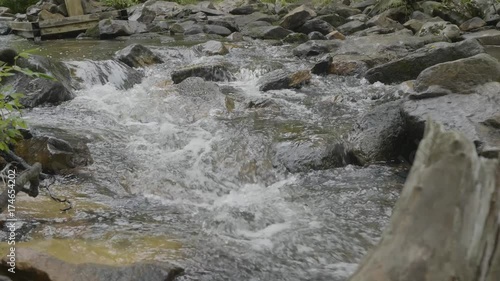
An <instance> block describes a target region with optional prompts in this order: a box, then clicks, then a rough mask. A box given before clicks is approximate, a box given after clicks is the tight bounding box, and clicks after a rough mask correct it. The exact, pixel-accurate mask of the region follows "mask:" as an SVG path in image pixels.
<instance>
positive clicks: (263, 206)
mask: <svg viewBox="0 0 500 281" xmlns="http://www.w3.org/2000/svg"><path fill="white" fill-rule="evenodd" d="M418 3H419V5H420V6H417V7H416V8H415V11H413V12H412V13H408V11H407V10H403V9H401V8H391V9H387V10H384V11H377V9H378V5H376V3H372V2H370V1H365V2H361V3H351V4H350V5H346V4H345V3H344V4H329V5H321V6H318V7H314V6H313V5H301V3H299V4H291V5H281V4H276V5H275V4H268V3H261V2H252V1H249V2H245V3H236V2H233V1H223V2H221V3H217V4H213V3H209V2H200V3H198V4H196V5H187V6H182V5H179V4H176V3H171V2H166V1H147V2H146V3H145V4H141V5H137V6H134V7H131V8H129V13H130V16H129V21H123V20H109V19H106V20H102V21H101V22H99V24H98V25H96V27H95V28H92V29H89V30H88V31H87V32H85V33H82V34H81V35H79V36H78V38H77V39H63V40H52V41H43V42H42V43H41V44H34V43H32V42H29V41H26V40H25V39H22V38H19V37H16V36H14V35H7V36H3V37H0V46H1V47H2V48H3V49H4V48H14V49H15V50H17V51H23V50H28V49H34V50H33V53H34V55H33V56H31V57H30V58H28V59H24V58H21V59H19V60H18V62H17V64H18V65H19V66H21V67H24V68H28V69H31V70H33V71H37V72H42V73H46V74H49V75H51V76H53V77H55V78H56V79H57V81H51V80H46V79H42V78H37V79H32V78H31V77H27V76H24V75H22V74H17V75H16V76H12V77H8V78H7V79H5V80H3V81H2V83H3V84H4V85H10V86H11V89H10V90H11V92H23V93H25V97H24V98H23V99H22V101H21V102H22V103H23V105H24V106H25V108H26V109H24V112H23V118H24V119H26V121H27V122H28V124H29V126H30V130H29V133H26V135H25V139H24V140H22V141H20V142H19V143H18V144H17V145H16V146H15V147H14V151H15V152H16V153H17V154H18V155H19V156H21V157H23V158H24V159H25V160H26V161H27V162H28V163H30V164H32V163H34V162H40V163H42V165H43V170H44V172H46V173H50V174H55V175H56V179H57V181H56V183H55V184H54V185H53V186H52V187H51V189H52V190H53V191H54V192H56V193H57V194H59V195H62V196H66V197H68V198H69V199H70V200H72V201H73V202H74V208H73V209H72V210H70V211H68V212H64V213H61V212H60V211H58V208H61V207H64V206H59V205H57V203H55V202H52V201H50V200H49V199H48V198H47V197H46V194H42V195H40V197H39V198H35V199H32V198H29V197H27V196H21V197H20V198H19V200H18V203H17V204H18V208H19V213H18V215H19V217H20V218H21V219H22V222H19V225H18V227H19V229H21V231H20V235H19V237H18V239H19V241H22V242H20V243H19V248H20V258H21V259H24V260H25V267H24V268H20V271H21V272H23V274H25V275H26V276H28V277H23V278H35V279H33V280H84V279H78V278H82V277H81V276H84V275H85V274H91V275H88V276H93V277H92V278H93V279H92V280H137V278H139V277H137V276H141V277H140V278H141V280H164V279H165V278H167V276H169V277H168V278H171V279H167V280H173V278H177V279H175V280H347V279H348V277H349V276H350V274H352V272H353V271H354V269H355V268H356V265H357V264H358V262H359V261H360V259H361V257H362V256H363V255H364V254H365V253H366V252H367V251H368V249H370V248H371V247H373V245H374V244H375V243H376V242H377V240H378V239H379V237H380V234H381V231H382V230H383V228H384V227H385V226H386V224H387V222H388V219H389V217H390V215H391V212H392V207H393V206H394V204H395V202H396V200H397V198H398V196H399V192H400V189H401V187H402V184H403V182H404V180H405V178H406V173H407V170H408V168H409V166H410V165H411V163H412V161H413V158H414V155H415V151H416V149H417V146H418V143H419V141H420V140H421V138H422V136H423V130H424V125H425V123H426V121H427V120H428V118H429V117H430V118H432V119H434V120H436V121H438V122H440V123H441V124H443V126H444V127H445V128H446V129H453V130H456V131H459V132H461V133H463V134H464V135H465V136H466V137H467V138H468V139H469V140H471V141H473V142H474V144H475V146H476V149H477V152H478V153H479V154H480V155H482V156H485V157H489V158H496V157H498V149H499V145H500V143H499V140H500V138H499V137H500V135H499V132H498V127H499V122H500V121H499V119H498V118H499V117H498V116H500V115H499V114H500V112H499V111H500V109H499V107H498V106H497V104H498V99H499V97H498V92H499V90H500V83H499V82H500V63H499V62H498V61H497V59H496V57H498V52H497V51H496V50H497V49H496V48H497V45H499V44H500V39H499V38H500V31H497V30H496V29H495V26H494V25H495V24H496V23H497V22H498V21H499V20H500V16H498V14H491V13H492V12H491V11H490V9H489V8H487V9H485V10H484V11H483V18H482V19H481V18H473V17H471V16H470V15H467V14H462V15H456V14H453V13H451V12H450V11H449V10H446V9H449V7H447V6H444V5H438V4H433V3H437V2H432V3H431V1H425V2H418ZM52 4H53V5H55V4H56V3H52ZM94 4H96V3H94ZM431 4H433V5H434V6H432V8H430V6H431ZM96 5H97V4H96ZM41 10H43V9H40V11H41ZM373 11H376V12H373ZM6 13H8V12H6ZM451 15H453V16H451ZM32 16H36V15H32ZM16 18H18V20H22V18H23V17H22V15H18V16H16ZM4 239H6V237H5V238H4ZM110 265H112V266H120V267H119V268H116V267H110ZM61 268H65V270H64V271H61V270H60V269H61ZM34 269H36V270H34ZM183 270H184V271H183ZM33 272H38V273H36V274H39V275H36V276H37V277H33V275H30V274H35V273H33ZM145 272H148V274H147V275H145V274H144V273H145ZM44 274H45V275H44ZM29 276H31V277H29ZM123 276H129V277H127V278H129V279H123V278H124V277H123ZM36 278H38V279H36ZM42 278H48V279H42ZM120 278H121V279H120ZM130 278H131V279H130ZM134 278H135V279H134ZM13 280H14V279H13ZM85 280H88V279H85Z"/></svg>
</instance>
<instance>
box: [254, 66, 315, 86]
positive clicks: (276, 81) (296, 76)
mask: <svg viewBox="0 0 500 281" xmlns="http://www.w3.org/2000/svg"><path fill="white" fill-rule="evenodd" d="M310 81H311V73H310V72H309V70H302V71H298V72H289V71H285V70H283V69H278V70H275V71H272V72H270V73H267V74H265V75H264V76H262V77H261V78H260V79H259V81H257V84H258V85H259V90H261V91H269V90H280V89H290V88H301V87H302V86H303V85H304V84H308V83H309V82H310Z"/></svg>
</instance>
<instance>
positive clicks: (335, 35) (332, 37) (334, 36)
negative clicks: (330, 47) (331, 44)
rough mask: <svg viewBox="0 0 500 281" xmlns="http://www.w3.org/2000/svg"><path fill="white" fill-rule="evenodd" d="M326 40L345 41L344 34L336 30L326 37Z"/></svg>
mask: <svg viewBox="0 0 500 281" xmlns="http://www.w3.org/2000/svg"><path fill="white" fill-rule="evenodd" d="M326 39H328V40H335V39H338V40H345V36H344V34H342V33H340V32H339V31H337V30H335V31H332V32H330V33H328V34H327V35H326Z"/></svg>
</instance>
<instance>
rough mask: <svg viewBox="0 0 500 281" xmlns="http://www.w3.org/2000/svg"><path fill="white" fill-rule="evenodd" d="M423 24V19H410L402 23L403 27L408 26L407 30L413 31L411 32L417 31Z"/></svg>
mask: <svg viewBox="0 0 500 281" xmlns="http://www.w3.org/2000/svg"><path fill="white" fill-rule="evenodd" d="M423 25H424V21H420V20H416V19H410V20H409V21H407V22H405V23H404V24H403V27H405V28H408V29H409V30H411V31H413V33H417V32H418V31H419V30H420V29H421V28H422V26H423Z"/></svg>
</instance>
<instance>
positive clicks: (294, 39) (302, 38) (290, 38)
mask: <svg viewBox="0 0 500 281" xmlns="http://www.w3.org/2000/svg"><path fill="white" fill-rule="evenodd" d="M320 34H321V33H320ZM308 40H309V37H308V36H307V35H305V34H304V33H290V34H288V35H287V36H286V37H285V38H283V42H285V43H291V44H293V43H304V42H307V41H308Z"/></svg>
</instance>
